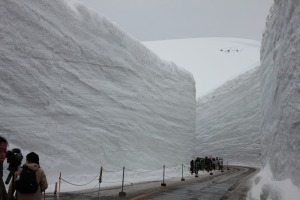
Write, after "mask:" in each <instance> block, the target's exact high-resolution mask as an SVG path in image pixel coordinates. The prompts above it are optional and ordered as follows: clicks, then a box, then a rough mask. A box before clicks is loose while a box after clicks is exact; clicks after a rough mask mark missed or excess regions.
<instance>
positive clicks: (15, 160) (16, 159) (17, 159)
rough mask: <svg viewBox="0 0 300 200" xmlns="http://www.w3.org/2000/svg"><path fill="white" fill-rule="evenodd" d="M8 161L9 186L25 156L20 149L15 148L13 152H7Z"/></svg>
mask: <svg viewBox="0 0 300 200" xmlns="http://www.w3.org/2000/svg"><path fill="white" fill-rule="evenodd" d="M6 159H7V163H9V166H8V168H7V170H9V174H8V176H7V179H6V181H5V184H8V183H9V181H10V179H11V177H12V176H13V174H14V172H15V171H17V170H18V168H19V166H20V165H21V163H22V160H23V155H22V152H21V150H20V149H18V148H14V149H12V150H11V151H7V153H6Z"/></svg>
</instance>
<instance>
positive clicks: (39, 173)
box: [0, 136, 48, 200]
mask: <svg viewBox="0 0 300 200" xmlns="http://www.w3.org/2000/svg"><path fill="white" fill-rule="evenodd" d="M7 147H8V142H7V140H6V139H5V138H4V137H2V136H0V175H1V181H0V200H14V199H17V200H41V198H42V192H45V190H46V189H47V188H48V182H47V178H46V175H45V172H44V170H43V169H42V168H41V166H40V163H39V156H38V154H36V153H35V152H31V153H28V154H27V155H26V163H25V164H24V165H22V166H21V161H22V159H23V156H22V154H21V151H20V150H19V149H13V150H12V151H8V150H7ZM14 150H15V151H14ZM5 159H7V162H8V163H10V164H9V168H8V169H9V170H10V174H9V176H8V178H7V181H6V182H5V183H6V184H8V183H9V189H8V191H6V187H5V185H4V182H3V163H4V161H5ZM10 175H11V177H12V178H10Z"/></svg>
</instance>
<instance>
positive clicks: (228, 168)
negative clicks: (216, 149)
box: [227, 160, 229, 170]
mask: <svg viewBox="0 0 300 200" xmlns="http://www.w3.org/2000/svg"><path fill="white" fill-rule="evenodd" d="M227 170H229V167H228V160H227Z"/></svg>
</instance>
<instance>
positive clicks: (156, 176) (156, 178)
mask: <svg viewBox="0 0 300 200" xmlns="http://www.w3.org/2000/svg"><path fill="white" fill-rule="evenodd" d="M186 166H187V165H183V164H181V165H177V166H175V167H166V166H165V165H164V166H161V167H159V168H157V169H154V170H145V171H144V170H132V169H126V171H127V172H128V171H129V172H131V173H130V174H131V175H132V176H134V178H132V177H130V178H129V179H127V181H125V180H124V172H125V167H123V169H120V170H105V169H103V168H102V167H101V170H103V172H107V173H117V172H121V171H122V170H123V179H122V180H121V181H102V174H101V170H100V173H98V174H97V175H96V176H95V177H94V178H93V179H92V180H91V181H89V182H87V183H84V184H76V183H72V182H70V181H67V180H65V179H63V178H62V177H61V175H60V178H59V180H60V181H64V182H65V183H68V184H70V185H73V186H86V185H89V184H91V183H92V182H93V181H95V180H96V178H97V177H99V183H97V184H96V185H95V186H93V188H92V189H96V188H97V186H99V189H98V195H99V192H100V183H104V184H119V183H121V182H122V187H123V186H124V185H123V184H124V183H126V184H129V186H130V185H131V186H133V185H134V184H135V182H140V181H142V176H140V177H139V176H137V174H145V173H152V172H156V171H159V170H162V169H163V174H160V172H159V174H157V173H155V174H152V175H153V176H151V177H148V178H146V179H144V180H147V181H151V182H153V181H160V180H161V179H162V180H163V183H162V184H161V185H162V186H166V184H165V183H164V180H165V178H177V177H181V176H183V174H185V175H187V174H189V173H187V174H186V173H183V168H185V167H186ZM166 169H167V170H166ZM179 169H180V172H178V170H179ZM165 170H166V171H165ZM165 173H171V174H174V173H176V175H174V176H172V175H171V176H166V175H165ZM99 175H100V176H99ZM104 177H106V176H104ZM137 177H139V178H137ZM149 178H150V179H149ZM135 179H136V180H135ZM59 187H60V184H59ZM125 194H126V192H123V190H122V192H120V194H119V195H125ZM58 195H59V194H58Z"/></svg>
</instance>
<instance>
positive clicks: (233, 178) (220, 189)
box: [46, 166, 258, 200]
mask: <svg viewBox="0 0 300 200" xmlns="http://www.w3.org/2000/svg"><path fill="white" fill-rule="evenodd" d="M257 171H258V169H256V168H252V167H241V166H229V170H227V169H224V172H221V171H214V172H213V175H210V174H209V173H205V174H201V175H199V177H198V178H196V177H195V176H194V175H190V176H188V177H185V181H181V180H180V179H179V180H178V178H172V179H167V180H165V184H166V186H161V181H155V182H145V183H139V184H134V185H127V186H125V187H124V188H123V192H122V191H121V188H120V187H115V188H103V189H101V191H100V194H99V198H98V191H97V190H86V191H79V192H72V193H61V194H60V197H59V198H57V197H54V196H53V195H50V194H48V195H47V196H46V199H49V200H57V199H59V200H71V199H72V200H100V199H101V200H107V199H126V200H127V199H129V200H148V199H152V200H176V199H178V200H179V199H180V200H182V199H194V200H195V199H199V200H200V199H201V200H206V199H208V200H215V199H220V200H243V199H246V193H247V191H248V190H249V179H250V178H251V177H252V176H253V175H254V174H255V173H256V172H257Z"/></svg>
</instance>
